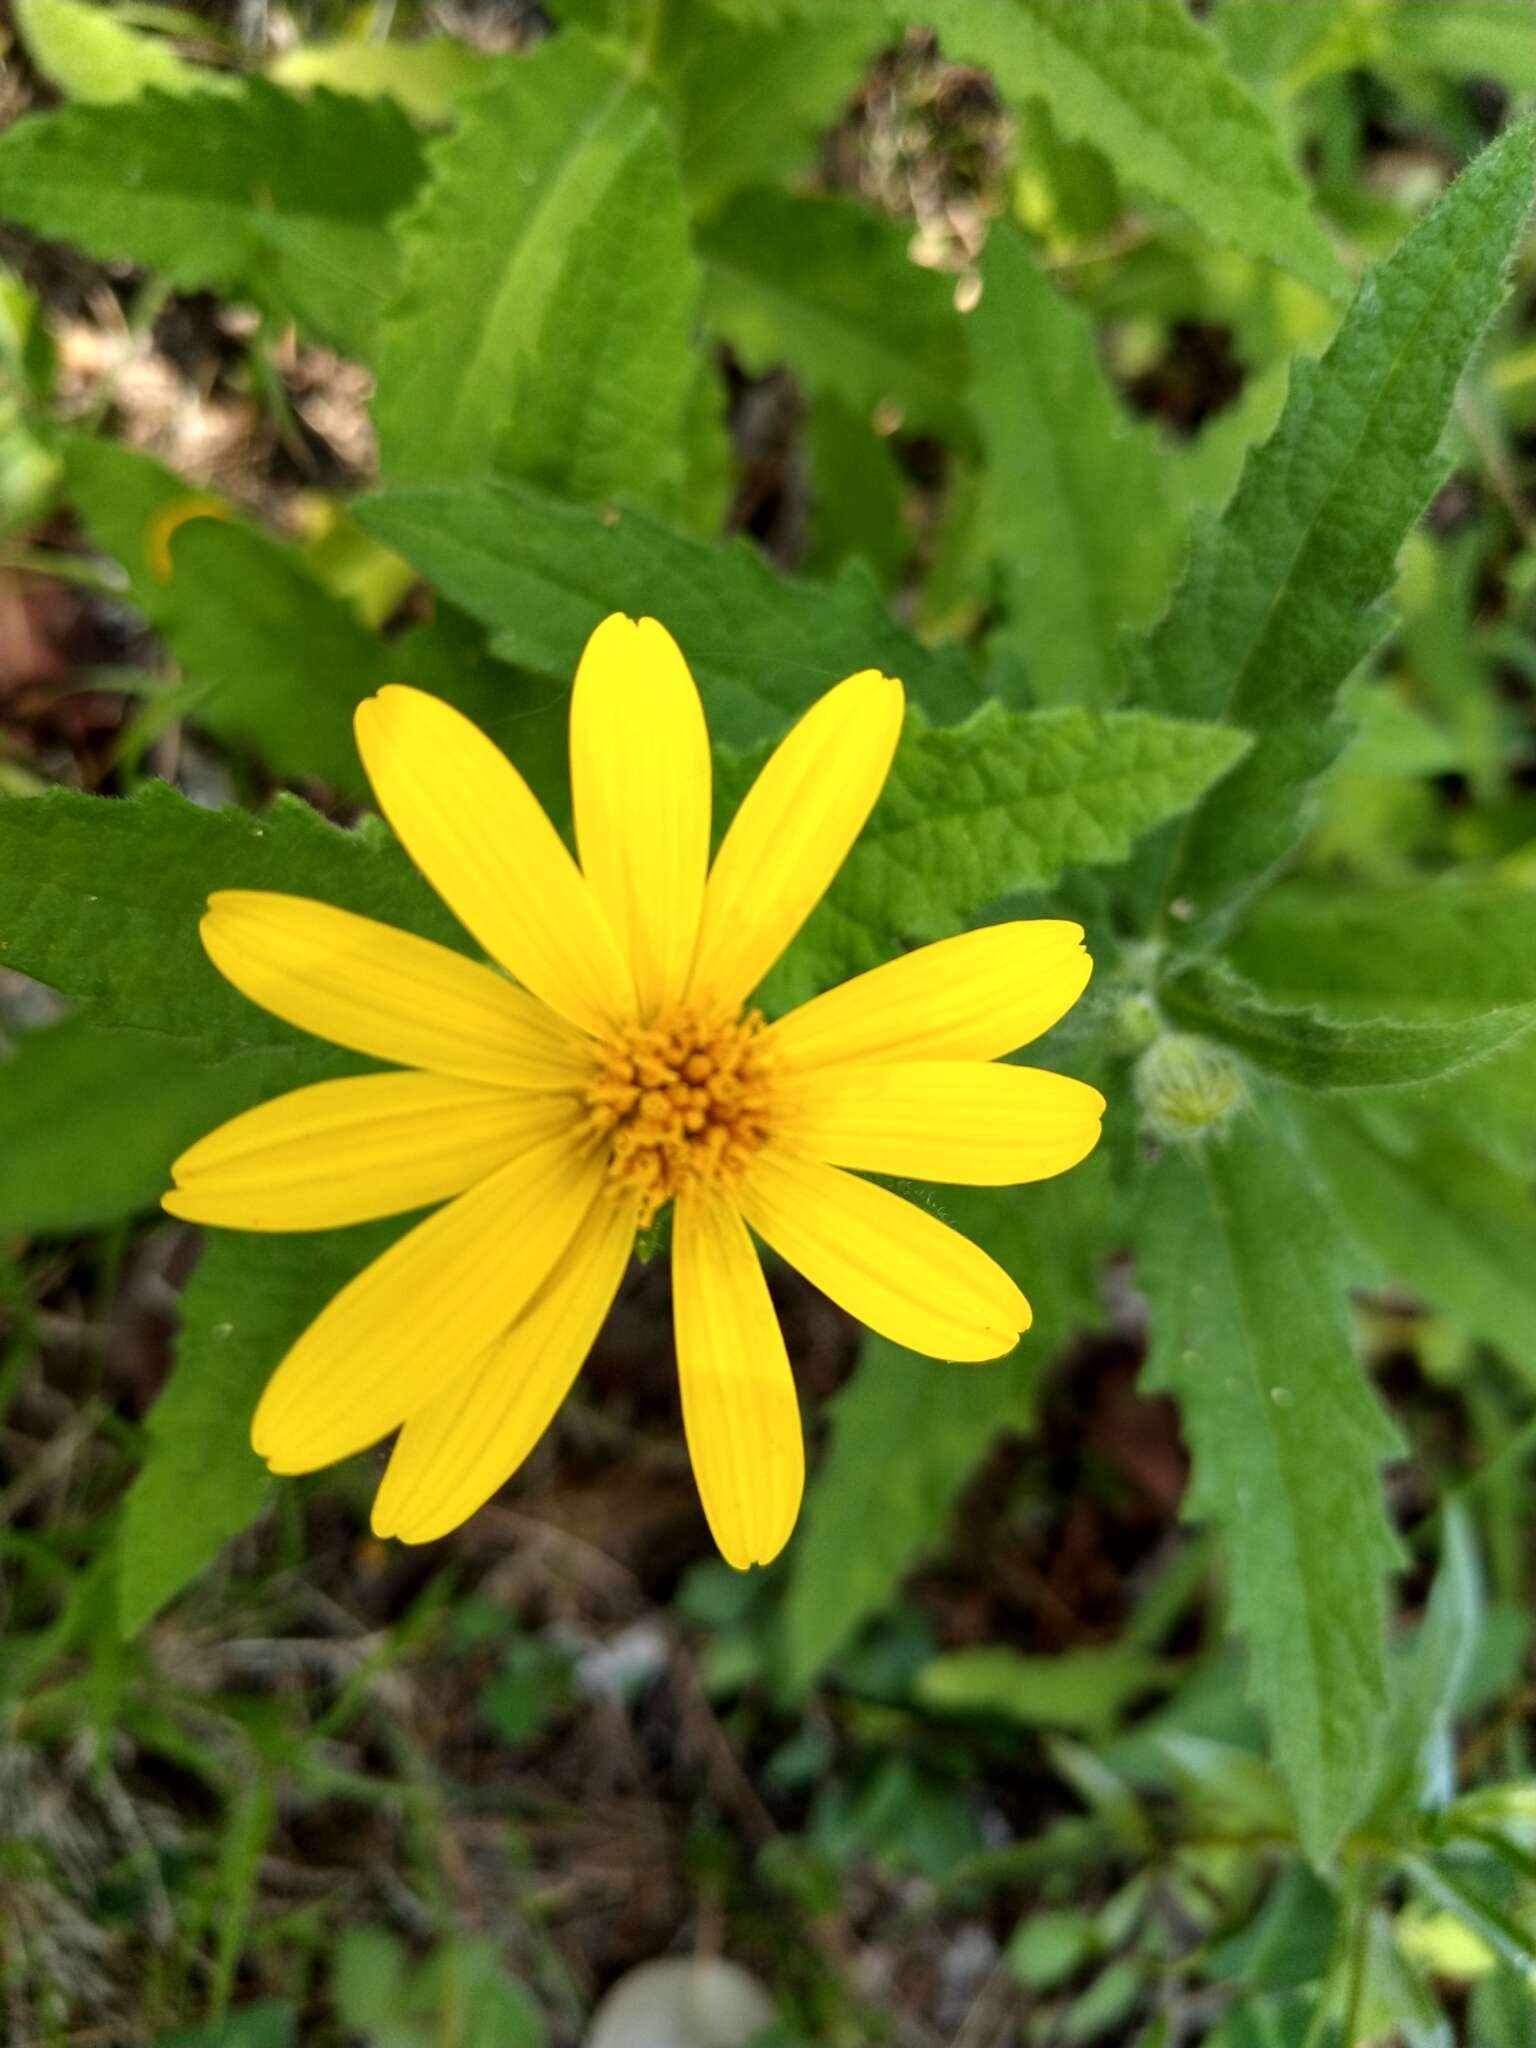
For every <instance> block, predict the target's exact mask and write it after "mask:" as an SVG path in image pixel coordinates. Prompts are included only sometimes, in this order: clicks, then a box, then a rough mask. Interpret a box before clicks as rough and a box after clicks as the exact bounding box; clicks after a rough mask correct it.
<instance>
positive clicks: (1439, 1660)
mask: <svg viewBox="0 0 1536 2048" xmlns="http://www.w3.org/2000/svg"><path fill="white" fill-rule="evenodd" d="M1442 1530H1443V1534H1442V1536H1441V1542H1440V1568H1439V1570H1438V1571H1437V1572H1436V1574H1435V1583H1434V1586H1433V1589H1432V1590H1431V1592H1430V1596H1429V1604H1428V1606H1427V1607H1426V1608H1425V1610H1424V1619H1423V1620H1422V1621H1421V1622H1420V1624H1419V1628H1418V1633H1417V1634H1416V1636H1415V1637H1414V1642H1413V1649H1412V1652H1411V1654H1410V1655H1409V1657H1408V1658H1407V1660H1406V1662H1405V1665H1404V1668H1403V1670H1402V1672H1401V1675H1400V1678H1399V1682H1398V1686H1397V1699H1396V1701H1395V1703H1394V1705H1393V1709H1392V1716H1391V1719H1390V1720H1389V1722H1388V1723H1387V1729H1386V1734H1385V1736H1384V1737H1383V1739H1382V1746H1381V1754H1380V1756H1379V1758H1378V1761H1377V1777H1376V1782H1375V1786H1374V1789H1373V1792H1372V1799H1371V1811H1372V1812H1373V1813H1374V1814H1378V1815H1381V1816H1383V1817H1385V1818H1386V1819H1387V1820H1388V1821H1389V1822H1390V1821H1391V1820H1393V1819H1396V1818H1399V1817H1403V1818H1407V1817H1411V1816H1416V1815H1418V1814H1420V1813H1423V1812H1424V1811H1426V1810H1427V1809H1432V1808H1435V1807H1440V1806H1444V1805H1446V1804H1447V1803H1448V1802H1449V1800H1450V1799H1451V1798H1452V1797H1453V1795H1454V1793H1455V1790H1456V1758H1455V1752H1454V1749H1453V1747H1452V1741H1451V1737H1452V1722H1453V1718H1454V1715H1455V1711H1456V1707H1457V1703H1458V1701H1459V1699H1460V1697H1461V1688H1462V1685H1463V1682H1464V1680H1465V1678H1466V1675H1467V1672H1468V1669H1469V1668H1470V1666H1471V1662H1472V1653H1473V1651H1474V1650H1475V1649H1476V1647H1477V1634H1478V1628H1479V1625H1480V1624H1481V1621H1482V1616H1483V1591H1482V1575H1481V1572H1480V1571H1479V1569H1478V1562H1477V1550H1476V1546H1475V1543H1474V1541H1473V1536H1472V1530H1471V1527H1470V1525H1469V1523H1468V1521H1467V1517H1466V1512H1465V1510H1464V1509H1463V1508H1462V1507H1461V1506H1460V1505H1459V1504H1458V1503H1457V1502H1456V1501H1455V1500H1449V1501H1447V1502H1446V1504H1445V1509H1444V1514H1443V1520H1442Z"/></svg>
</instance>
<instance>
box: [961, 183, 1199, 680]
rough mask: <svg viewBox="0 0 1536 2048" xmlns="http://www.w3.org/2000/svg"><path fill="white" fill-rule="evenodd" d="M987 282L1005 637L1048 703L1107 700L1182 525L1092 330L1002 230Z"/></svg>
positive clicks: (977, 335) (987, 523)
mask: <svg viewBox="0 0 1536 2048" xmlns="http://www.w3.org/2000/svg"><path fill="white" fill-rule="evenodd" d="M982 279H983V291H982V296H981V304H980V305H979V306H978V307H977V309H976V311H975V312H974V313H973V314H972V315H971V317H970V320H969V323H968V332H969V334H970V340H971V363H972V382H973V389H974V397H975V406H976V416H977V418H978V420H979V421H980V422H981V432H982V443H983V449H984V452H985V455H986V459H987V468H986V473H985V474H986V481H985V484H984V486H983V497H982V515H981V516H982V520H983V526H984V543H983V544H984V545H986V546H988V547H989V548H990V550H991V552H992V553H993V555H994V556H995V558H996V560H997V561H998V563H999V564H1000V566H1001V568H1002V571H1003V598H1004V603H1005V605H1006V607H1007V611H1008V614H1009V618H1010V625H1009V627H1008V629H1007V631H1008V638H1009V640H1010V641H1011V642H1012V643H1014V644H1017V645H1018V646H1019V647H1020V648H1021V649H1022V651H1023V654H1024V657H1025V659H1026V661H1027V663H1028V666H1029V680H1030V686H1031V689H1032V691H1033V694H1034V695H1035V696H1036V697H1037V698H1039V699H1041V700H1042V701H1043V702H1045V703H1049V704H1095V705H1104V704H1111V703H1113V702H1114V701H1115V699H1116V698H1117V697H1119V696H1120V694H1121V690H1122V683H1123V672H1122V660H1121V649H1120V641H1121V634H1122V632H1123V630H1124V628H1125V627H1126V626H1128V625H1139V626H1145V625H1146V624H1148V623H1149V621H1150V620H1151V618H1152V615H1153V614H1154V613H1155V612H1156V610H1157V608H1158V606H1159V604H1160V603H1161V602H1162V600H1163V599H1164V597H1165V596H1166V595H1167V590H1168V584H1169V580H1170V578H1171V577H1172V575H1173V571H1174V567H1175V561H1176V557H1177V554H1178V550H1179V548H1180V546H1181V544H1182V541H1183V524H1182V521H1181V520H1180V519H1179V517H1178V515H1177V513H1176V511H1175V509H1174V507H1173V506H1172V504H1171V503H1170V499H1169V493H1168V488H1167V481H1166V478H1165V476H1164V474H1163V460H1162V458H1161V457H1160V456H1159V453H1158V450H1157V447H1156V444H1155V442H1154V441H1153V439H1152V436H1151V435H1150V433H1149V432H1148V431H1147V430H1146V429H1145V428H1142V427H1133V426H1132V424H1131V422H1130V421H1129V420H1128V419H1127V418H1126V417H1125V415H1124V413H1123V412H1122V411H1121V408H1120V405H1119V403H1118V401H1117V400H1116V398H1115V396H1114V394H1113V392H1112V391H1111V390H1110V387H1109V383H1108V380H1107V379H1106V377H1105V375H1104V372H1103V369H1102V368H1101V366H1100V363H1099V357H1098V351H1097V348H1096V347H1095V343H1094V335H1093V330H1092V328H1091V326H1090V325H1089V323H1088V321H1087V319H1086V318H1085V317H1084V316H1083V314H1081V313H1080V312H1079V311H1077V309H1076V308H1075V307H1073V306H1071V305H1069V304H1068V302H1067V301H1066V300H1065V299H1064V298H1062V296H1061V295H1060V293H1059V292H1057V291H1056V290H1055V289H1054V288H1053V287H1052V286H1051V285H1050V284H1048V283H1047V281H1046V280H1045V278H1044V277H1042V276H1041V274H1040V272H1039V270H1038V269H1037V268H1036V266H1035V262H1034V259H1033V257H1032V256H1031V255H1030V253H1029V248H1028V245H1027V244H1026V242H1025V240H1024V238H1023V236H1022V235H1021V234H1019V233H1018V231H1017V230H1016V229H1014V228H1012V227H1010V226H1009V225H1008V224H1007V223H1006V222H999V223H998V225H997V226H996V227H995V228H994V229H993V230H992V233H991V235H990V236H989V237H988V239H987V251H986V257H985V260H984V262H983V267H982ZM1110 508H1113V509H1112V511H1111V510H1110Z"/></svg>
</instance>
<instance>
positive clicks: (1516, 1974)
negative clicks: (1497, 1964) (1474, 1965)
mask: <svg viewBox="0 0 1536 2048" xmlns="http://www.w3.org/2000/svg"><path fill="white" fill-rule="evenodd" d="M1467 2027H1468V2032H1467V2048H1527V2043H1528V2042H1530V2040H1531V2039H1532V2038H1533V2036H1536V1992H1533V1990H1532V1983H1531V1979H1530V1977H1529V1976H1527V1975H1526V1973H1525V1972H1524V1971H1523V1970H1522V1971H1516V1970H1512V1969H1510V1968H1509V1966H1508V1965H1507V1964H1506V1965H1505V1966H1504V1967H1503V1968H1501V1969H1498V1970H1492V1971H1490V1972H1489V1974H1488V1975H1487V1976H1486V1977H1480V1978H1479V1979H1478V1981H1477V1983H1476V1984H1474V1985H1473V1987H1472V1998H1471V2003H1470V2005H1469V2006H1468V2009H1467Z"/></svg>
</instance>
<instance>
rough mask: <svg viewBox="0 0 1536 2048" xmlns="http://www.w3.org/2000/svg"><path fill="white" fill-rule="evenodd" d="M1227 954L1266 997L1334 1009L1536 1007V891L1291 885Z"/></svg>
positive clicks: (1258, 905) (1486, 885)
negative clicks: (1517, 1005) (1532, 1003)
mask: <svg viewBox="0 0 1536 2048" xmlns="http://www.w3.org/2000/svg"><path fill="white" fill-rule="evenodd" d="M1227 956H1228V958H1229V959H1230V960H1231V961H1232V963H1233V964H1234V966H1236V967H1237V968H1238V969H1239V971H1240V972H1241V973H1243V974H1244V975H1246V976H1247V977H1248V978H1249V979H1250V980H1252V981H1255V982H1257V983H1258V984H1259V986H1260V987H1261V988H1262V989H1263V990H1264V992H1265V994H1266V995H1273V996H1278V997H1280V998H1283V999H1285V1000H1288V1001H1291V1002H1298V1003H1321V1004H1326V1005H1327V1006H1328V1007H1329V1008H1330V1009H1333V1008H1343V1007H1345V1006H1346V1005H1350V1006H1357V1005H1358V1006H1367V1005H1368V1006H1370V1007H1372V1008H1375V1009H1378V1010H1380V1009H1390V1010H1391V1011H1392V1012H1393V1014H1394V1015H1414V1016H1423V1017H1434V1016H1446V1015H1464V1014H1466V1013H1467V1012H1471V1011H1478V1010H1488V1009H1501V1008H1508V1007H1511V1006H1513V1005H1516V1004H1521V1003H1531V1002H1536V891H1533V890H1531V889H1522V888H1516V887H1513V886H1511V885H1509V884H1507V883H1501V882H1498V881H1496V880H1487V881H1484V880H1480V879H1477V878H1475V877H1468V876H1458V875H1452V876H1447V877H1446V878H1445V879H1443V880H1441V881H1435V882H1427V881H1426V882H1414V883H1409V884H1404V885H1402V886H1400V887H1376V888H1368V887H1360V886H1358V885H1355V886H1351V885H1349V884H1347V883H1340V882H1336V881H1329V882H1310V881H1307V882H1300V881H1298V882H1288V883H1285V884H1283V885H1282V886H1281V887H1280V888H1278V889H1268V890H1266V891H1265V892H1264V894H1263V895H1262V896H1260V897H1259V898H1258V899H1257V900H1256V901H1255V902H1254V903H1253V904H1252V905H1251V906H1250V907H1249V909H1248V911H1247V913H1246V914H1245V916H1244V918H1243V922H1242V924H1241V926H1240V927H1239V928H1238V930H1237V931H1236V933H1235V934H1234V935H1233V937H1232V940H1231V942H1230V943H1229V945H1228V947H1227Z"/></svg>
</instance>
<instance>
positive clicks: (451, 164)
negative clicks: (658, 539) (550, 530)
mask: <svg viewBox="0 0 1536 2048" xmlns="http://www.w3.org/2000/svg"><path fill="white" fill-rule="evenodd" d="M429 157H430V170H431V177H430V181H429V183H428V185H427V187H426V190H425V192H424V194H423V197H422V199H421V202H420V204H419V206H418V207H417V208H416V209H415V210H414V211H413V212H412V213H411V214H410V215H409V216H408V217H407V219H406V220H405V222H404V223H403V226H402V230H401V241H402V245H403V249H404V276H403V279H402V283H401V289H400V293H399V297H398V299H397V300H396V302H395V304H394V305H393V306H392V307H391V308H390V311H389V313H388V315H387V317H386V319H385V321H384V323H383V327H382V331H381V336H380V343H379V352H378V397H377V400H376V402H375V407H374V411H375V417H376V419H377V421H378V427H379V439H380V460H381V464H382V467H383V470H384V473H385V475H386V476H387V477H390V478H394V479H399V480H402V481H421V480H424V479H429V478H430V479H434V480H441V479H445V478H450V477H458V476H475V475H484V474H485V473H486V472H487V471H488V470H490V469H491V468H493V467H497V466H499V467H503V468H506V469H508V470H510V471H514V472H516V473H518V474H521V475H526V476H530V477H532V478H534V479H535V480H536V481H539V482H542V483H545V484H548V485H551V486H558V487H560V488H562V489H564V490H565V491H566V493H567V495H569V496H572V497H576V498H586V499H591V498H597V497H606V496H609V495H618V496H622V497H626V498H628V499H630V500H631V501H635V502H642V503H657V502H659V503H661V504H663V505H666V504H668V503H670V502H671V499H672V497H673V496H674V495H675V493H676V491H677V489H678V488H679V487H680V485H681V481H682V466H681V444H682V423H683V414H684V409H685V406H686V402H687V399H688V394H689V386H690V381H691V378H692V374H693V368H694V364H693V358H692V355H691V352H690V349H689V325H690V321H691V319H692V315H693V310H694V302H695V300H696V297H697V278H696V275H695V272H694V269H693V265H692V260H691V258H690V255H689V251H688V238H687V232H686V222H685V219H684V214H683V205H682V193H681V187H680V184H679V178H678V170H677V163H676V151H675V146H674V144H673V141H672V137H671V134H670V131H669V129H668V127H667V124H666V122H665V120H664V118H663V116H662V113H661V110H660V108H659V106H658V104H657V101H656V99H655V97H654V95H653V94H652V93H650V92H649V91H648V90H647V89H646V88H645V87H644V86H643V85H641V84H640V83H639V82H638V81H637V80H636V79H635V78H634V77H633V76H632V75H630V74H628V73H627V72H624V71H621V70H619V69H617V68H616V67H615V66H614V65H613V64H611V63H609V61H608V60H607V59H606V58H605V57H603V56H602V55H601V54H600V53H599V52H598V50H597V49H596V47H595V46H594V45H593V44H592V43H590V42H589V41H588V40H587V39H586V38H585V37H583V36H581V35H578V34H568V35H563V36H559V37H556V38H554V39H553V40H551V41H549V42H547V43H545V44H543V45H541V46H540V47H539V48H538V49H537V50H535V51H534V53H533V54H532V55H531V56H528V57H518V58H509V59H507V60H506V61H505V62H504V63H503V64H501V65H500V66H499V67H498V69H497V71H496V74H495V77H494V81H493V82H492V83H491V84H489V85H488V86H487V87H486V88H485V89H484V90H483V91H481V92H477V93H475V94H472V95H470V96H468V97H467V98H465V99H464V100H463V101H462V103H461V105H460V110H459V118H458V121H457V123H456V125H455V127H454V129H453V130H452V132H451V133H450V134H448V135H446V136H445V137H443V138H442V139H441V140H440V141H438V142H436V143H434V144H433V145H432V146H431V149H430V152H429Z"/></svg>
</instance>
